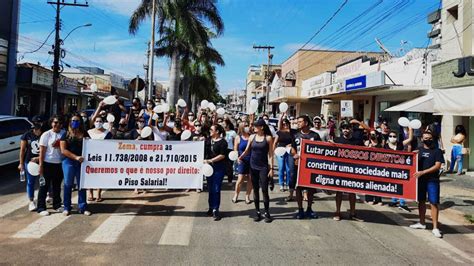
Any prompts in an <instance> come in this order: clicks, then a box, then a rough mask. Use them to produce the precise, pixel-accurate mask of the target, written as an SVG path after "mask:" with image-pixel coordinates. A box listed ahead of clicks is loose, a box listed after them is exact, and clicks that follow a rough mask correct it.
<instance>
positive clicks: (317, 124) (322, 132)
mask: <svg viewBox="0 0 474 266" xmlns="http://www.w3.org/2000/svg"><path fill="white" fill-rule="evenodd" d="M323 125H326V123H323V120H322V119H321V118H320V117H318V116H315V117H314V119H313V127H312V128H311V131H314V132H316V133H318V135H319V137H320V138H321V140H322V141H328V140H329V132H328V130H327V129H326V128H323Z"/></svg>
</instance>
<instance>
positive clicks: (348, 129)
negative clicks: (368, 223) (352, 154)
mask: <svg viewBox="0 0 474 266" xmlns="http://www.w3.org/2000/svg"><path fill="white" fill-rule="evenodd" d="M339 128H340V130H341V133H342V134H341V136H340V137H337V138H335V139H334V143H340V144H349V145H355V146H364V140H363V139H362V138H356V137H354V136H353V135H352V129H353V126H352V125H351V123H349V122H347V121H343V122H342V123H341V126H340V127H339ZM348 195H349V205H350V214H349V218H350V219H352V220H356V221H362V220H361V219H359V218H358V217H357V216H356V213H355V206H356V194H355V193H348ZM341 204H342V192H339V191H338V192H336V213H335V214H334V217H333V219H334V220H335V221H340V220H341Z"/></svg>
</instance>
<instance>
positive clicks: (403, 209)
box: [398, 205, 411, 212]
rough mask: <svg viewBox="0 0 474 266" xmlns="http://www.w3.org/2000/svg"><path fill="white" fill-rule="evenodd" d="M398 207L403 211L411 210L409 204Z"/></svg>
mask: <svg viewBox="0 0 474 266" xmlns="http://www.w3.org/2000/svg"><path fill="white" fill-rule="evenodd" d="M398 208H399V209H400V210H402V211H406V212H411V210H410V208H408V206H407V205H402V206H398Z"/></svg>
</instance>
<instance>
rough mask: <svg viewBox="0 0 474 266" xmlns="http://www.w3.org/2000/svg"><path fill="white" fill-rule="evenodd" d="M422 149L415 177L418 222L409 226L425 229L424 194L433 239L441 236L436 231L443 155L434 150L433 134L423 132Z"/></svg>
mask: <svg viewBox="0 0 474 266" xmlns="http://www.w3.org/2000/svg"><path fill="white" fill-rule="evenodd" d="M422 141H423V147H420V148H419V150H418V170H419V172H416V173H415V177H416V178H418V212H419V214H420V222H418V223H416V224H412V225H410V227H411V228H413V229H426V224H425V215H426V194H428V200H429V202H430V204H431V220H432V221H433V230H432V233H433V235H434V236H435V237H438V238H441V237H443V235H442V234H441V232H440V231H439V229H438V212H439V208H438V205H439V194H440V191H439V169H440V168H441V164H443V163H444V158H443V153H442V151H441V150H440V149H438V148H435V146H434V141H433V134H432V133H431V132H429V131H425V132H424V133H423V136H422Z"/></svg>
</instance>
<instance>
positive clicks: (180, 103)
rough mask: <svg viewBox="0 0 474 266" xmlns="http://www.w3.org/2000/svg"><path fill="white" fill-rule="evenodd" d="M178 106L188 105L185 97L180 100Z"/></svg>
mask: <svg viewBox="0 0 474 266" xmlns="http://www.w3.org/2000/svg"><path fill="white" fill-rule="evenodd" d="M178 106H179V107H186V102H185V101H184V100H183V99H179V100H178Z"/></svg>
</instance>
